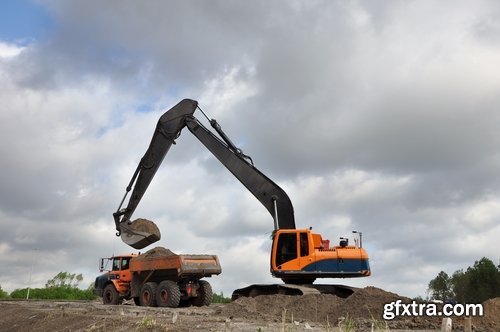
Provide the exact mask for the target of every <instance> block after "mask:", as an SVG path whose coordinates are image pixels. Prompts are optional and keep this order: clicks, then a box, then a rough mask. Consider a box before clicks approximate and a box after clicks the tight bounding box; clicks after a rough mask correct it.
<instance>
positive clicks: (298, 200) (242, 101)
mask: <svg viewBox="0 0 500 332" xmlns="http://www.w3.org/2000/svg"><path fill="white" fill-rule="evenodd" d="M184 98H191V99H195V100H197V101H198V102H199V104H200V106H201V107H202V108H203V110H204V111H205V112H207V113H208V114H209V116H211V117H212V118H216V119H217V120H218V122H219V123H220V124H221V126H222V128H223V129H224V131H225V132H226V134H227V135H228V136H229V137H230V138H231V139H232V140H233V142H234V143H235V144H236V145H237V146H238V147H239V148H241V149H242V150H243V151H244V152H245V153H246V154H247V155H250V156H251V157H252V159H253V161H254V163H255V165H256V166H257V167H258V168H259V169H260V170H261V171H262V172H263V173H264V174H266V175H267V176H268V177H270V178H271V179H273V180H274V181H275V182H276V183H278V184H279V185H280V186H281V187H282V188H283V189H284V190H285V191H286V192H287V193H288V195H289V196H290V198H291V200H292V203H293V205H294V209H295V220H296V224H297V227H299V228H306V227H310V226H311V227H313V230H314V231H316V232H318V233H320V234H322V236H323V238H327V239H330V240H331V241H332V242H338V239H339V237H341V236H348V237H350V238H351V241H352V239H353V234H352V233H351V232H352V231H353V230H357V231H361V232H362V233H363V245H364V247H365V249H367V251H368V253H369V255H370V264H371V268H372V276H371V277H368V278H362V279H342V280H335V279H333V280H322V281H321V282H323V283H342V284H346V285H351V286H356V287H364V286H369V285H370V286H375V287H379V288H383V289H385V290H387V291H391V292H395V293H398V294H400V295H404V296H410V297H414V296H423V297H425V296H426V295H427V293H426V292H427V285H428V283H429V281H430V280H431V279H432V278H434V277H435V276H436V275H437V274H438V273H439V272H440V271H442V270H444V271H445V272H447V273H448V274H451V273H453V272H454V271H456V270H458V269H466V268H467V267H468V266H471V265H473V264H474V261H476V260H479V259H480V258H482V257H488V258H490V259H492V260H493V261H494V262H495V263H496V264H498V263H499V262H500V256H499V253H500V244H499V242H498V239H499V238H500V223H499V222H500V171H499V170H500V111H499V106H500V4H499V3H498V2H497V1H354V0H353V1H326V0H325V1H320V0H317V1H284V0H282V1H280V0H276V1H264V0H262V1H252V2H248V1H222V0H214V1H210V2H208V1H195V0H183V1H155V0H151V1H147V2H137V1H133V0H125V1H120V2H119V3H118V2H116V1H97V0H87V1H66V0H33V1H29V0H23V1H14V0H6V1H2V2H1V3H0V155H1V158H0V168H1V170H2V172H1V173H0V230H1V231H0V286H1V287H2V289H3V290H6V291H9V292H10V291H13V290H14V289H16V288H25V287H43V286H44V285H45V283H46V282H47V280H48V279H51V278H52V277H54V276H55V275H56V274H57V273H58V272H61V271H67V272H71V273H81V274H82V275H83V277H84V280H83V282H82V283H81V287H83V288H86V287H87V286H88V285H90V284H91V283H92V282H93V280H94V279H95V277H96V276H97V275H98V274H99V271H98V260H99V258H100V257H110V256H111V255H113V254H123V253H130V252H134V249H132V248H130V247H128V246H126V245H125V244H123V243H122V242H121V240H120V238H118V237H116V236H115V229H114V221H113V217H112V213H113V212H114V211H115V210H116V208H117V207H118V205H119V203H120V200H121V198H122V196H123V194H124V192H125V188H126V186H127V184H128V182H129V180H130V178H131V177H132V174H133V172H134V170H135V168H136V167H137V164H138V162H139V160H140V158H141V157H142V155H143V154H144V152H145V151H146V149H147V146H148V145H149V142H150V139H151V136H152V134H153V130H154V127H155V125H156V121H157V120H158V118H159V117H160V116H161V115H162V114H163V113H164V112H165V111H166V110H168V109H169V108H171V107H172V106H174V105H175V104H176V103H177V102H179V101H180V100H182V99H184ZM195 115H197V117H198V118H199V119H200V120H201V119H203V116H202V115H201V114H199V113H195ZM136 217H137V218H139V217H142V218H147V219H150V220H154V221H155V222H156V224H157V225H158V226H159V228H160V231H161V232H162V239H161V240H160V241H159V242H158V243H157V244H156V245H159V246H163V247H166V248H169V249H171V250H172V251H174V252H176V253H208V254H216V255H218V256H219V259H220V262H221V264H222V269H223V273H222V274H221V275H219V276H217V277H213V278H211V279H210V283H211V284H212V287H213V289H214V291H215V292H218V293H219V292H223V293H224V294H225V295H229V294H230V293H231V292H232V291H233V290H234V289H236V288H239V287H243V286H245V285H249V284H255V283H275V282H278V281H279V280H277V279H273V278H272V277H271V275H270V272H269V254H270V245H271V240H270V234H271V232H272V228H273V220H272V218H271V216H270V215H269V214H268V213H267V211H266V210H265V209H264V207H262V206H261V205H260V204H259V202H258V201H257V200H256V199H255V198H254V197H253V196H252V195H251V194H250V193H248V192H247V191H246V190H245V188H244V187H243V186H242V185H241V184H240V183H239V182H238V181H237V180H236V179H235V178H233V177H232V175H230V173H229V172H227V171H226V169H225V168H224V167H223V166H222V165H220V164H219V163H218V162H217V161H216V159H215V158H214V157H213V156H211V155H210V153H208V151H207V150H205V149H204V148H203V146H202V145H201V144H199V142H198V141H196V139H195V138H194V137H192V135H191V134H190V133H189V131H187V130H185V131H183V132H182V134H181V136H180V137H179V138H178V139H177V144H176V145H174V146H173V147H172V148H171V150H170V152H169V154H168V155H167V157H166V158H165V160H164V162H163V165H162V166H161V167H160V170H159V171H158V173H157V174H156V177H155V178H154V180H153V182H152V184H151V186H150V187H149V189H148V191H147V192H146V194H145V196H144V197H143V200H142V202H141V203H140V205H139V207H138V208H137V210H136V212H135V214H134V218H136ZM152 247H153V246H151V247H148V248H146V249H150V248H152Z"/></svg>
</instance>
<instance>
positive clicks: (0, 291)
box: [0, 285, 9, 299]
mask: <svg viewBox="0 0 500 332" xmlns="http://www.w3.org/2000/svg"><path fill="white" fill-rule="evenodd" d="M8 296H9V293H7V292H6V291H4V290H3V289H2V286H1V285H0V299H5V298H6V297H8Z"/></svg>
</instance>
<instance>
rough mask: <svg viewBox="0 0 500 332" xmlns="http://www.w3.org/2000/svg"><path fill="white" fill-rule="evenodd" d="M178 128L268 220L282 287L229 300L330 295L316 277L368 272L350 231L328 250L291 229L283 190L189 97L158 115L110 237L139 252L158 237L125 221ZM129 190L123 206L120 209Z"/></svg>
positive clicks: (150, 226) (150, 227) (151, 228)
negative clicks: (198, 115)
mask: <svg viewBox="0 0 500 332" xmlns="http://www.w3.org/2000/svg"><path fill="white" fill-rule="evenodd" d="M196 110H200V112H201V113H202V114H203V115H204V116H205V117H206V118H207V120H208V122H209V123H210V126H211V127H212V128H213V129H214V130H215V132H216V133H217V134H218V135H216V134H215V133H214V132H212V131H211V130H209V129H208V128H206V127H205V126H204V125H203V124H202V123H201V122H200V121H199V120H198V119H197V118H196V117H195V116H194V112H195V111H196ZM184 127H187V128H188V129H189V131H190V132H191V133H192V134H193V135H194V136H195V137H196V138H197V139H198V140H199V141H200V142H201V143H202V144H203V145H204V146H205V147H206V148H207V149H208V150H209V151H210V152H211V153H212V154H213V155H214V156H215V157H216V158H217V159H218V160H219V161H220V162H221V163H222V164H223V165H224V166H225V167H226V168H227V169H228V170H229V171H230V172H231V173H232V174H233V175H234V176H235V177H236V178H237V179H238V180H239V181H240V182H241V183H242V184H243V185H244V186H245V187H246V188H247V189H248V190H249V191H250V192H251V193H252V194H253V195H254V196H255V197H256V198H257V199H258V200H259V202H260V203H261V204H262V205H263V206H264V207H265V208H266V209H267V211H268V212H269V213H270V214H271V216H272V218H273V221H274V231H273V233H272V241H273V244H272V250H271V268H270V269H271V274H272V275H273V277H276V278H280V279H282V280H283V281H284V283H285V284H286V285H287V286H283V285H282V286H276V285H260V286H259V285H253V286H251V287H247V288H245V289H240V290H237V291H235V293H233V298H234V297H238V296H253V295H257V294H264V293H274V292H281V293H287V294H288V293H290V294H291V293H294V292H295V290H296V289H298V291H297V292H298V293H299V294H303V293H305V292H307V291H304V290H303V289H302V288H303V287H302V288H301V287H299V286H298V285H302V286H306V287H308V288H314V289H317V290H319V291H320V292H326V293H328V292H330V293H338V287H337V288H336V290H335V291H329V290H328V289H325V287H327V285H313V282H314V281H315V279H317V278H355V277H367V276H369V275H370V274H371V272H370V266H369V262H368V254H367V252H366V251H365V250H364V248H362V243H361V241H362V239H361V235H362V234H361V232H355V231H353V232H354V233H358V236H359V237H358V238H357V239H356V241H355V244H354V245H349V243H348V240H347V239H346V238H341V240H340V243H339V244H338V245H335V246H330V245H329V241H328V240H324V239H323V237H322V236H321V235H320V234H318V233H315V232H313V231H312V228H311V227H310V228H304V229H297V228H296V227H295V218H294V212H293V206H292V203H291V201H290V198H289V197H288V195H287V194H286V192H285V191H284V190H283V189H281V188H280V187H279V186H278V185H277V184H276V183H274V182H273V181H272V180H271V179H269V178H268V177H267V176H266V175H264V174H263V173H262V172H261V171H259V170H258V169H257V168H256V167H255V166H254V164H253V161H252V159H251V158H250V157H249V156H247V155H245V154H244V153H243V151H242V150H241V149H239V148H237V147H236V146H235V145H234V143H233V142H232V141H231V140H230V139H229V137H228V136H227V135H226V134H225V133H224V132H223V131H222V128H221V126H220V125H219V124H218V123H217V121H216V120H215V119H210V118H209V117H208V116H207V115H206V113H205V112H204V111H203V110H202V109H201V108H200V107H199V106H198V103H197V102H196V101H195V100H191V99H184V100H182V101H181V102H179V103H178V104H177V105H175V106H174V107H172V108H171V109H170V110H168V111H167V112H165V113H164V114H163V115H162V116H161V117H160V119H159V120H158V123H157V126H156V129H155V132H154V134H153V137H152V139H151V143H150V145H149V147H148V149H147V151H146V153H145V154H144V156H143V157H142V159H141V161H140V163H139V165H138V166H137V169H136V170H135V172H134V175H133V176H132V179H131V180H130V183H129V185H128V186H127V188H126V192H125V195H124V196H123V199H122V200H121V203H120V205H119V207H118V209H117V211H116V212H115V213H113V216H114V220H115V225H116V230H117V234H116V235H117V236H121V239H122V241H123V242H125V243H126V244H128V245H130V246H132V247H133V248H136V249H142V248H144V247H146V246H148V245H150V244H152V243H154V242H156V241H158V240H159V239H160V237H161V235H160V231H159V229H158V227H157V226H156V225H155V224H154V223H153V222H151V221H148V220H145V219H137V220H135V221H131V217H132V214H133V213H134V211H135V209H136V207H137V205H138V204H139V202H140V201H141V198H142V197H143V195H144V193H145V191H146V189H147V188H148V186H149V184H150V183H151V181H152V179H153V177H154V175H155V173H156V171H157V170H158V168H159V167H160V164H161V163H162V161H163V159H164V157H165V155H166V154H167V152H168V151H169V149H170V147H171V146H172V144H175V140H176V139H177V138H178V137H179V136H180V133H181V131H182V129H183V128H184ZM132 188H133V190H132ZM131 190H132V194H131V196H130V199H129V201H128V205H127V206H126V207H125V208H122V205H123V203H124V202H125V199H126V197H127V195H128V193H129V192H130V191H131ZM281 287H285V290H284V291H283V289H277V288H281ZM344 290H345V289H344ZM344 290H341V291H344ZM235 294H236V295H235Z"/></svg>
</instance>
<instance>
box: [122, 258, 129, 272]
mask: <svg viewBox="0 0 500 332" xmlns="http://www.w3.org/2000/svg"><path fill="white" fill-rule="evenodd" d="M129 262H130V258H128V257H127V258H122V270H128V268H129Z"/></svg>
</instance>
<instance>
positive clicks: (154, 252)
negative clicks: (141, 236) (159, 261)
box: [134, 247, 177, 260]
mask: <svg viewBox="0 0 500 332" xmlns="http://www.w3.org/2000/svg"><path fill="white" fill-rule="evenodd" d="M166 256H177V254H176V253H174V252H172V251H171V250H170V249H167V248H164V247H155V248H153V249H150V250H148V251H146V252H145V253H143V254H140V255H139V256H137V257H136V258H134V259H136V260H141V259H151V258H157V257H166Z"/></svg>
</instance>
